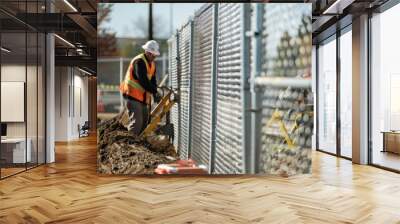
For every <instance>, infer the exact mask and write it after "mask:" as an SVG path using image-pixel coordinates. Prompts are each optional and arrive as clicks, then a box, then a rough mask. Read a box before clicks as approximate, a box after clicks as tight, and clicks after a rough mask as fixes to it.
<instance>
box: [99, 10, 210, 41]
mask: <svg viewBox="0 0 400 224" xmlns="http://www.w3.org/2000/svg"><path fill="white" fill-rule="evenodd" d="M202 5H203V3H153V16H154V18H155V19H154V22H156V21H161V25H162V26H161V28H160V29H161V30H162V31H163V32H162V36H163V37H166V38H167V37H169V36H170V34H171V33H170V30H171V7H172V30H176V29H178V28H179V27H181V25H183V24H184V23H186V22H187V21H188V19H189V18H190V17H191V16H193V15H194V13H195V12H196V11H197V10H198V9H199V8H201V6H202ZM148 11H149V10H148V4H147V3H115V4H114V6H113V11H112V13H111V16H110V17H111V18H110V22H108V23H107V24H105V25H104V27H107V28H109V29H111V30H112V31H114V32H116V35H117V37H143V36H142V35H141V32H137V30H138V29H139V28H138V29H136V28H137V23H138V21H145V22H146V23H147V18H148ZM154 26H155V27H157V25H154ZM154 26H153V27H154ZM153 29H154V28H153ZM154 33H156V34H157V32H156V31H154Z"/></svg>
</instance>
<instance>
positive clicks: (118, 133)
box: [97, 112, 178, 174]
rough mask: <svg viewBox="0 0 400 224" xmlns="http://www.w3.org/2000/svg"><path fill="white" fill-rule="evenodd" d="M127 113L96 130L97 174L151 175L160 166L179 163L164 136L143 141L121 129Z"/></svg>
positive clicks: (171, 146)
mask: <svg viewBox="0 0 400 224" xmlns="http://www.w3.org/2000/svg"><path fill="white" fill-rule="evenodd" d="M125 120H126V113H125V112H123V113H120V114H119V115H117V116H116V117H114V118H113V119H110V120H107V121H103V122H101V123H100V124H99V126H98V133H97V134H98V136H97V137H98V143H97V144H98V147H97V148H98V153H97V162H98V172H99V173H105V174H154V169H155V168H157V166H158V165H159V164H164V163H171V162H174V161H175V160H177V159H178V155H177V154H176V152H175V149H174V146H173V145H172V144H171V143H170V142H169V140H168V138H167V137H165V136H157V135H156V136H151V137H148V138H146V139H145V140H141V139H139V138H138V137H137V136H133V135H132V133H130V132H128V130H127V129H126V128H125V127H124V122H125Z"/></svg>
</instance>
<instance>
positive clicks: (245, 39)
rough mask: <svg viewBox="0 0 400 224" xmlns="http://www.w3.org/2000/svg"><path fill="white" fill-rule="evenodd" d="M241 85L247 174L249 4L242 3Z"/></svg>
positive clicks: (248, 138)
mask: <svg viewBox="0 0 400 224" xmlns="http://www.w3.org/2000/svg"><path fill="white" fill-rule="evenodd" d="M241 20H242V21H241V49H242V52H241V59H242V62H241V82H242V83H241V84H242V91H241V92H242V93H241V95H242V101H243V105H242V106H243V107H242V113H243V118H242V122H243V123H242V136H243V142H242V147H243V173H249V171H250V165H251V157H250V155H251V144H250V143H251V141H250V140H251V139H250V137H251V132H250V130H251V126H250V124H251V116H250V115H251V114H250V106H251V104H250V103H251V102H250V100H251V98H250V97H251V95H250V83H249V78H250V74H249V73H250V38H249V36H248V35H247V31H248V30H249V27H250V22H251V21H250V4H249V3H244V4H242V6H241Z"/></svg>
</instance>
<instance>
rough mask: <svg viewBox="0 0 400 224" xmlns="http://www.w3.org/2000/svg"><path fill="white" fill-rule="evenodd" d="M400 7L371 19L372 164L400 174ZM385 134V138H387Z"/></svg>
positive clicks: (397, 6)
mask: <svg viewBox="0 0 400 224" xmlns="http://www.w3.org/2000/svg"><path fill="white" fill-rule="evenodd" d="M398 21H400V5H396V6H394V7H393V8H390V9H389V10H387V11H384V12H383V13H381V14H377V15H374V16H373V17H372V21H371V22H372V24H371V25H372V37H371V40H372V49H371V50H372V52H373V53H372V55H371V56H372V63H371V65H372V77H371V79H372V80H371V86H372V90H371V91H372V92H371V109H372V111H371V121H372V126H371V128H372V130H371V132H372V163H373V164H377V165H380V166H384V167H388V168H391V169H396V170H400V111H399V99H398V96H399V95H400V63H399V60H398V58H399V57H398V54H399V52H400V45H399V44H398V40H399V39H400V33H399V32H398V30H397V29H393V27H397V26H398ZM384 133H385V134H384Z"/></svg>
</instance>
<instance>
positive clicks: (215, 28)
mask: <svg viewBox="0 0 400 224" xmlns="http://www.w3.org/2000/svg"><path fill="white" fill-rule="evenodd" d="M212 35H213V40H212V59H211V60H212V62H211V64H212V65H211V71H212V75H211V100H212V102H211V110H212V112H211V147H210V165H209V173H210V174H212V173H213V172H214V168H215V141H216V131H215V127H216V124H217V58H218V55H217V51H218V49H217V47H218V46H217V42H218V3H214V6H213V34H212Z"/></svg>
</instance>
